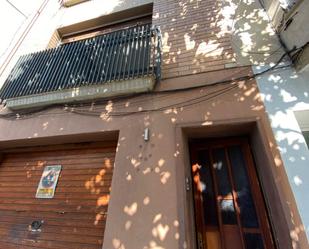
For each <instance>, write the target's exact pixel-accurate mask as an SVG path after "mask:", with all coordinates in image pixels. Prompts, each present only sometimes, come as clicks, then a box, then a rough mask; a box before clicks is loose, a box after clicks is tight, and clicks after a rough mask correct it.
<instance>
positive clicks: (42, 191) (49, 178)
mask: <svg viewBox="0 0 309 249" xmlns="http://www.w3.org/2000/svg"><path fill="white" fill-rule="evenodd" d="M60 171H61V165H51V166H46V167H45V168H44V171H43V174H42V176H41V180H40V183H39V186H38V188H37V191H36V195H35V197H36V198H47V199H50V198H53V197H54V194H55V189H56V186H57V182H58V178H59V174H60Z"/></svg>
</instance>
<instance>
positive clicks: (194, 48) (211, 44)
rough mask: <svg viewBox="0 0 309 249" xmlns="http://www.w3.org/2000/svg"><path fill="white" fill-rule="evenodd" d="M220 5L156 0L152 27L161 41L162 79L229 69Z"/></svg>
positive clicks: (228, 43)
mask: <svg viewBox="0 0 309 249" xmlns="http://www.w3.org/2000/svg"><path fill="white" fill-rule="evenodd" d="M223 8H224V3H222V2H220V1H215V0H211V1H199V0H198V1H174V0H167V1H165V0H156V1H154V7H153V24H155V25H158V26H160V28H161V32H162V38H163V39H162V40H163V66H162V74H163V78H170V77H177V76H182V75H190V74H195V73H201V72H209V71H214V70H220V69H224V68H226V67H229V66H232V65H233V62H234V55H233V51H232V47H231V41H230V40H231V39H230V32H229V31H228V30H227V29H226V27H225V25H226V24H225V23H224V22H225V21H226V20H224V18H223V15H222V13H223V12H222V11H223Z"/></svg>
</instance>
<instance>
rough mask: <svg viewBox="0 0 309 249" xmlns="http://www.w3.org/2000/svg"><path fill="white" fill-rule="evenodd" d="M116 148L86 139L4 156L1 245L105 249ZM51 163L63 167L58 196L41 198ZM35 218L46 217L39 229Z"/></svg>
mask: <svg viewBox="0 0 309 249" xmlns="http://www.w3.org/2000/svg"><path fill="white" fill-rule="evenodd" d="M115 148H116V145H115V144H114V143H104V144H102V143H101V144H90V143H87V144H86V143H84V144H74V145H61V146H51V147H46V148H44V147H41V148H39V149H37V148H31V149H27V150H26V151H22V152H14V153H7V154H4V156H3V158H2V161H1V166H0V248H6V249H10V248H19V249H20V248H24V249H30V248H55V249H56V248H57V249H61V248H63V249H64V248H65V249H70V248H74V249H80V248H85V249H86V248H87V249H92V248H96V249H99V248H101V247H102V242H103V235H104V228H105V221H106V214H107V206H108V201H109V193H110V186H111V180H112V173H113V165H114V157H115ZM47 165H62V170H61V173H60V176H59V180H58V184H57V188H56V192H55V196H54V198H53V199H36V198H35V194H36V189H37V186H38V183H39V181H40V178H41V175H42V172H43V169H44V167H45V166H47ZM33 221H43V223H42V225H41V227H40V229H38V231H33V229H31V224H32V222H33ZM31 230H32V231H31Z"/></svg>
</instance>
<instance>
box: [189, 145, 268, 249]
mask: <svg viewBox="0 0 309 249" xmlns="http://www.w3.org/2000/svg"><path fill="white" fill-rule="evenodd" d="M190 153H191V165H192V178H193V186H194V203H195V221H196V230H197V244H198V249H273V248H274V245H273V242H272V238H271V233H270V228H269V225H268V220H267V214H266V210H265V205H264V200H263V197H262V194H261V190H260V187H259V181H258V179H257V175H256V171H255V167H254V164H253V160H252V156H251V153H250V148H249V145H248V143H247V141H246V140H245V139H226V140H210V141H203V142H195V143H192V144H191V145H190Z"/></svg>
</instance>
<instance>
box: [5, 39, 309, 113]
mask: <svg viewBox="0 0 309 249" xmlns="http://www.w3.org/2000/svg"><path fill="white" fill-rule="evenodd" d="M307 44H308V42H307V43H306V44H305V45H303V46H302V47H300V48H295V49H292V50H291V51H290V53H291V52H295V51H296V52H297V51H299V50H300V49H303V47H304V46H307ZM287 55H288V53H285V54H283V55H282V56H281V57H280V59H279V60H278V61H277V63H275V64H274V65H273V66H271V67H269V68H268V69H266V70H264V71H262V72H259V73H256V74H252V75H246V76H241V77H238V78H235V79H228V80H223V81H217V82H213V83H211V84H204V85H195V86H190V87H186V88H178V89H168V90H162V91H153V92H149V93H139V94H130V95H125V96H118V97H114V98H110V99H108V100H106V99H105V100H103V101H95V102H92V103H87V104H81V103H80V104H65V105H63V104H56V105H50V106H45V107H42V108H40V109H33V110H29V111H20V112H19V113H16V112H13V113H7V114H1V115H0V118H5V119H25V118H29V116H28V115H33V114H35V113H36V114H38V113H40V112H43V111H45V110H48V109H50V108H52V107H62V108H64V110H65V111H71V112H74V113H76V114H77V113H78V114H81V115H83V114H85V115H91V116H94V115H96V116H98V115H99V113H98V112H94V111H84V110H83V111H81V110H77V109H76V110H74V108H76V107H86V106H91V105H94V104H100V103H108V101H112V100H116V101H117V100H123V99H126V100H127V99H128V98H130V97H131V98H132V97H137V96H141V95H147V96H149V95H157V94H163V93H176V92H181V91H189V90H193V89H199V88H203V87H209V86H216V85H219V84H227V83H231V82H236V81H246V80H250V79H253V78H256V77H257V76H260V75H262V74H265V73H267V72H269V71H271V70H275V69H284V68H288V67H290V66H291V65H290V64H289V65H284V66H281V67H278V65H279V64H280V63H281V62H282V61H283V60H284V58H285V57H286V56H287ZM231 89H233V88H231ZM225 90H227V89H223V90H222V89H221V90H219V95H220V91H224V92H225ZM227 91H228V90H227ZM213 93H215V92H213ZM211 94H212V93H210V94H209V95H211ZM219 95H216V96H219ZM207 96H208V95H204V96H202V97H199V98H195V99H191V100H187V101H184V102H180V103H174V104H171V105H168V106H164V107H160V108H157V109H149V110H142V111H134V112H117V113H107V112H106V113H107V114H108V115H109V116H113V115H114V116H121V115H122V116H125V115H131V114H135V113H143V112H152V111H160V110H164V109H166V108H171V107H175V106H178V105H181V104H182V105H185V106H187V105H186V104H185V103H186V102H188V101H194V100H200V101H205V100H206V99H203V98H205V97H207ZM193 104H195V102H194V103H193ZM189 105H191V103H189ZM69 108H71V110H69ZM51 114H53V113H49V114H48V115H51ZM54 114H55V113H54ZM59 114H63V112H61V113H59ZM100 115H102V112H100Z"/></svg>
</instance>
